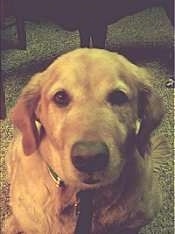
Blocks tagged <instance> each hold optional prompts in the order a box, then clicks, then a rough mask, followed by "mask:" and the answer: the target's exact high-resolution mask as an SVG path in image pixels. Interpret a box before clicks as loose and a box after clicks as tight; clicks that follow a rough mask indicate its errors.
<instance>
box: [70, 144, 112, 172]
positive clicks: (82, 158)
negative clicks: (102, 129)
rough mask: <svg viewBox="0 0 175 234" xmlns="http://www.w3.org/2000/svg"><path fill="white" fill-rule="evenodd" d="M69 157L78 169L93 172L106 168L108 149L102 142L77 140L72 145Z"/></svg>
mask: <svg viewBox="0 0 175 234" xmlns="http://www.w3.org/2000/svg"><path fill="white" fill-rule="evenodd" d="M71 159H72V163H73V165H74V167H75V168H76V169H78V170H79V171H81V172H85V173H94V172H97V171H102V170H104V169H105V168H106V166H107V164H108V161H109V150H108V147H107V145H106V144H105V143H104V142H98V141H97V142H96V141H78V142H76V143H75V144H74V145H73V146H72V151H71Z"/></svg>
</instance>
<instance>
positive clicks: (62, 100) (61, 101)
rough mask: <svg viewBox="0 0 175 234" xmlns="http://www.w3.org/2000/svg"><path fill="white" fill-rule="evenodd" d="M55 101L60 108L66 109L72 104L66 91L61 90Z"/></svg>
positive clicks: (54, 98)
mask: <svg viewBox="0 0 175 234" xmlns="http://www.w3.org/2000/svg"><path fill="white" fill-rule="evenodd" d="M53 100H54V102H55V103H56V104H57V105H58V106H59V107H65V106H67V105H69V103H70V96H69V94H68V93H67V92H66V91H65V90H60V91H58V92H57V93H56V94H55V95H54V97H53Z"/></svg>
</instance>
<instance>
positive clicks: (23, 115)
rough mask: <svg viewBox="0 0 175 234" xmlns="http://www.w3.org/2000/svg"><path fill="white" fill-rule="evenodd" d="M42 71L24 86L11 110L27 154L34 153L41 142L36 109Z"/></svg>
mask: <svg viewBox="0 0 175 234" xmlns="http://www.w3.org/2000/svg"><path fill="white" fill-rule="evenodd" d="M42 78H43V77H42V73H38V74H36V75H34V76H33V77H32V79H31V80H30V82H29V83H28V84H27V85H26V86H25V87H24V89H23V91H22V93H21V95H20V97H19V98H18V100H17V103H16V105H15V106H14V107H13V108H12V111H11V120H12V123H13V124H14V126H15V127H17V128H18V129H19V130H20V131H21V133H22V144H23V150H24V153H25V154H26V155H30V154H32V153H33V152H34V151H35V150H36V149H37V147H38V144H39V133H38V130H37V126H36V116H35V110H36V107H37V103H38V100H39V98H40V83H41V80H42Z"/></svg>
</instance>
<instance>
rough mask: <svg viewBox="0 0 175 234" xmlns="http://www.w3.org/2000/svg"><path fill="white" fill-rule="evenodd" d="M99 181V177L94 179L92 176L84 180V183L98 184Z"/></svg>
mask: <svg viewBox="0 0 175 234" xmlns="http://www.w3.org/2000/svg"><path fill="white" fill-rule="evenodd" d="M99 182H100V180H99V179H98V180H97V179H94V178H91V177H89V178H87V179H84V180H83V183H85V184H98V183H99Z"/></svg>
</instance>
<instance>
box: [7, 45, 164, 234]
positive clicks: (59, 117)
mask: <svg viewBox="0 0 175 234" xmlns="http://www.w3.org/2000/svg"><path fill="white" fill-rule="evenodd" d="M162 117H163V111H162V105H161V101H160V99H159V97H158V96H157V95H156V94H155V92H154V91H153V90H152V87H151V85H150V83H149V75H148V74H147V72H146V71H145V69H144V68H141V67H138V66H136V65H134V64H132V63H131V62H129V61H128V60H127V59H126V58H124V57H123V56H121V55H119V54H117V53H114V52H109V51H106V50H102V49H87V48H84V49H76V50H75V51H72V52H69V53H67V54H65V55H62V56H60V57H59V58H58V59H56V60H55V61H54V62H53V63H52V64H51V65H50V66H49V67H48V68H47V69H46V70H44V71H43V72H41V73H38V74H36V75H34V76H33V77H32V79H31V80H30V81H29V83H28V84H27V85H26V86H25V88H24V89H23V91H22V94H21V95H20V97H19V99H18V101H17V103H16V105H15V106H14V108H13V109H12V112H11V119H12V122H13V124H14V126H15V127H16V128H17V130H16V136H15V138H14V140H13V142H12V144H11V146H10V149H9V153H8V157H7V161H8V162H7V165H8V174H9V183H10V206H11V208H12V215H11V216H10V217H9V218H8V219H7V222H6V224H5V229H6V230H5V233H6V234H16V233H26V234H73V233H74V234H86V233H88V234H89V233H93V234H116V233H119V234H128V233H129V234H131V233H132V234H136V233H138V231H139V230H140V228H141V227H142V226H144V225H145V224H147V223H149V222H150V221H151V220H152V218H153V217H154V216H155V214H156V213H157V212H158V211H159V209H160V205H161V192H160V190H159V186H158V176H157V171H158V169H159V164H161V161H162V159H163V158H164V156H166V154H167V150H166V143H165V140H164V139H163V138H162V137H158V136H154V137H152V136H151V133H152V131H153V130H154V129H155V128H156V127H157V126H158V125H159V123H160V122H161V119H162Z"/></svg>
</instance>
